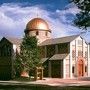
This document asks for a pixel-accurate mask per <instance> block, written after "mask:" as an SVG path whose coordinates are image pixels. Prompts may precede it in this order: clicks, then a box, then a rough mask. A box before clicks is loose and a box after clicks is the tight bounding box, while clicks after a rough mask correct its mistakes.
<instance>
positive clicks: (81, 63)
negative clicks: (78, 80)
mask: <svg viewBox="0 0 90 90" xmlns="http://www.w3.org/2000/svg"><path fill="white" fill-rule="evenodd" d="M77 70H78V77H82V76H84V72H85V65H84V60H83V59H79V60H78V69H77Z"/></svg>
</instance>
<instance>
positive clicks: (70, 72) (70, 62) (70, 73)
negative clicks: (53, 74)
mask: <svg viewBox="0 0 90 90" xmlns="http://www.w3.org/2000/svg"><path fill="white" fill-rule="evenodd" d="M69 67H70V68H69V70H70V71H69V75H70V78H72V43H70V61H69Z"/></svg>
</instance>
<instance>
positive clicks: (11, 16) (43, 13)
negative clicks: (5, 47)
mask: <svg viewBox="0 0 90 90" xmlns="http://www.w3.org/2000/svg"><path fill="white" fill-rule="evenodd" d="M77 11H78V10H77V9H76V8H75V7H74V8H73V7H72V8H67V9H66V10H59V9H58V10H56V11H55V12H51V11H48V10H46V9H45V8H43V6H39V5H34V6H26V7H22V6H21V5H18V4H14V3H11V4H2V5H1V6H0V36H15V37H22V36H23V35H24V29H25V27H26V24H27V23H28V21H30V20H31V19H32V18H35V17H37V14H38V16H39V17H41V18H43V19H45V20H46V21H47V22H48V24H49V26H50V29H51V30H52V36H53V37H61V36H66V35H72V34H78V33H80V30H79V29H78V28H76V27H74V26H72V25H71V23H72V19H73V15H75V14H76V13H77ZM71 15H72V18H71Z"/></svg>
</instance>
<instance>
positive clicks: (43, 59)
mask: <svg viewBox="0 0 90 90" xmlns="http://www.w3.org/2000/svg"><path fill="white" fill-rule="evenodd" d="M47 60H48V58H42V59H41V61H40V63H44V62H45V61H47Z"/></svg>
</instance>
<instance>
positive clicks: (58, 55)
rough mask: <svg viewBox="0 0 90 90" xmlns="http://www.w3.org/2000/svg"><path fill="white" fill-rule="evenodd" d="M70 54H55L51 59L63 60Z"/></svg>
mask: <svg viewBox="0 0 90 90" xmlns="http://www.w3.org/2000/svg"><path fill="white" fill-rule="evenodd" d="M67 55H68V54H55V55H53V56H52V57H51V58H50V59H49V60H63V59H65V58H66V56H67Z"/></svg>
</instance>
